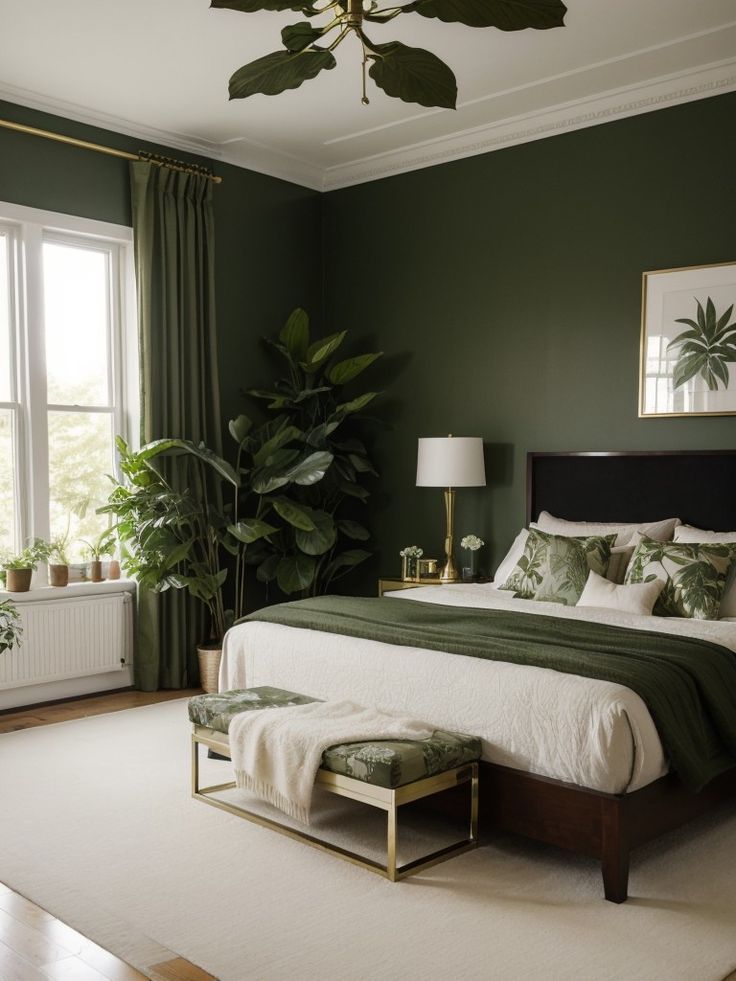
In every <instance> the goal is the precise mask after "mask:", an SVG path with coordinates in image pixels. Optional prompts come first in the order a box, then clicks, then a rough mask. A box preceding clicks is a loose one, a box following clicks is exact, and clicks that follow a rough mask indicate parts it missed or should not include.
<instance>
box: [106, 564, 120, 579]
mask: <svg viewBox="0 0 736 981" xmlns="http://www.w3.org/2000/svg"><path fill="white" fill-rule="evenodd" d="M107 578H108V579H119V578H120V563H119V562H118V560H117V559H110V562H109V565H108V569H107Z"/></svg>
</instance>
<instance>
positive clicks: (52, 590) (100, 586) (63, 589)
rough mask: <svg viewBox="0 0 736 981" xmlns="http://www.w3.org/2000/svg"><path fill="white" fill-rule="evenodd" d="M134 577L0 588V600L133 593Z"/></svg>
mask: <svg viewBox="0 0 736 981" xmlns="http://www.w3.org/2000/svg"><path fill="white" fill-rule="evenodd" d="M135 590H136V582H135V580H134V579H106V580H104V582H70V583H69V585H68V586H36V587H35V588H34V589H31V590H29V591H28V592H27V593H8V592H4V591H3V590H1V589H0V600H8V599H9V600H12V601H13V603H47V602H48V601H49V600H65V599H79V598H80V597H81V596H109V595H110V594H111V593H135Z"/></svg>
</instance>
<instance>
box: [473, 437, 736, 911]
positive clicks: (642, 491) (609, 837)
mask: <svg viewBox="0 0 736 981" xmlns="http://www.w3.org/2000/svg"><path fill="white" fill-rule="evenodd" d="M735 487H736V450H703V451H685V452H653V453H647V452H630V453H529V454H528V456H527V523H528V522H529V521H534V520H536V518H537V517H538V516H539V514H540V512H541V511H543V510H546V511H550V512H551V513H552V514H554V515H555V516H556V517H560V518H567V519H568V520H573V521H574V520H578V521H632V522H633V521H642V520H645V521H647V520H657V519H660V518H665V517H670V516H672V517H674V516H677V517H679V518H681V519H682V521H684V522H686V523H687V524H692V525H695V526H697V527H699V528H709V529H713V530H715V531H731V530H733V529H734V528H736V504H735V501H736V497H734V488H735ZM734 800H736V768H734V769H731V770H728V771H727V772H725V773H723V774H721V776H720V777H718V778H717V779H715V780H713V781H711V783H709V784H708V786H707V787H706V788H705V789H703V790H702V791H701V792H700V793H698V794H693V793H691V792H690V791H688V790H687V789H686V788H685V787H684V786H683V784H682V783H681V782H680V781H679V780H678V778H677V777H676V776H675V775H674V774H667V775H666V776H664V777H661V778H660V779H659V780H655V781H654V783H651V784H649V785H648V786H646V787H643V788H642V789H641V790H637V791H634V792H633V793H630V794H621V795H616V794H603V793H599V792H597V791H594V790H588V789H586V788H584V787H578V786H575V785H574V784H569V783H563V782H562V781H559V780H553V779H550V778H547V777H540V776H535V775H533V774H529V773H524V772H522V771H520V770H513V769H510V768H508V767H504V766H498V765H496V764H493V763H486V762H481V780H480V821H481V829H483V828H485V829H486V831H487V830H488V828H489V827H493V828H497V829H500V830H504V831H511V832H515V833H517V834H522V835H526V836H527V837H529V838H534V839H536V840H539V841H544V842H548V843H549V844H553V845H558V846H560V847H561V848H566V849H568V850H570V851H573V852H577V853H580V854H583V855H589V856H592V857H593V858H597V859H599V860H600V862H601V870H602V873H603V887H604V893H605V897H606V899H608V900H610V901H611V902H613V903H623V902H625V900H626V899H627V896H628V879H629V856H630V853H631V850H632V849H634V848H636V847H637V845H641V844H644V843H645V842H647V841H650V840H652V839H653V838H656V837H658V836H659V835H661V834H664V833H665V832H667V831H671V830H672V829H674V828H676V827H678V826H680V825H682V824H684V823H685V822H686V821H689V820H690V819H691V818H694V817H696V816H697V815H699V814H703V813H705V812H706V811H709V810H711V809H712V808H713V807H715V806H717V805H719V804H721V803H723V802H725V801H734Z"/></svg>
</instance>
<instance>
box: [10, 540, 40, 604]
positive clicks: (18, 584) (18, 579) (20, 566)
mask: <svg viewBox="0 0 736 981" xmlns="http://www.w3.org/2000/svg"><path fill="white" fill-rule="evenodd" d="M50 553H51V546H50V545H48V544H47V543H46V542H44V541H43V540H42V539H41V538H35V539H34V540H33V541H32V542H31V544H30V545H27V546H26V547H25V548H24V549H23V550H22V551H21V552H18V553H17V554H16V555H5V556H4V557H3V558H2V560H0V568H2V570H3V575H4V578H5V588H6V589H7V591H8V592H9V593H27V592H28V591H29V590H30V588H31V578H32V576H33V573H34V570H35V569H37V568H38V564H39V562H46V561H47V559H48V557H49V555H50Z"/></svg>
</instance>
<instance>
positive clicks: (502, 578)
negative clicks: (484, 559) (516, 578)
mask: <svg viewBox="0 0 736 981" xmlns="http://www.w3.org/2000/svg"><path fill="white" fill-rule="evenodd" d="M528 537H529V532H528V531H527V529H526V528H522V529H521V531H520V532H519V534H518V535H517V536H516V538H515V539H514V541H513V544H512V546H511V548H510V549H509V550H508V552H507V553H506V555H505V557H504V559H503V561H502V562H501V564H500V565H499V567H498V568H497V569H496V575H495V576H494V577H493V581H494V583H503V582H506V580H507V579H508V578H509V576H510V575H511V573H512V572H513V571H514V569H515V568H516V566H517V563H518V561H519V559H520V558H521V557H522V555H523V554H524V546H525V545H526V540H527V538H528Z"/></svg>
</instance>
